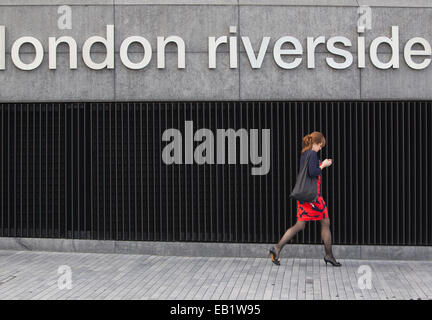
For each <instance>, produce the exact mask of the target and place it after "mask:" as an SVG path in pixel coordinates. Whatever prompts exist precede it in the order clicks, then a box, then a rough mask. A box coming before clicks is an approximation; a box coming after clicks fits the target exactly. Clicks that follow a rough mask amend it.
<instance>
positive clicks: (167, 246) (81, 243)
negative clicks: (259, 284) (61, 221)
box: [0, 237, 432, 261]
mask: <svg viewBox="0 0 432 320" xmlns="http://www.w3.org/2000/svg"><path fill="white" fill-rule="evenodd" d="M271 246H272V244H263V243H213V242H158V241H114V240H77V239H41V238H9V237H1V238H0V250H18V251H59V252H94V253H121V254H148V255H162V256H190V257H196V256H205V257H244V258H246V257H248V258H263V257H266V256H267V254H268V249H269V248H270V247H271ZM333 252H334V255H335V256H336V257H337V258H338V259H361V260H419V261H430V260H432V246H369V245H362V246H360V245H335V246H333ZM323 256H324V248H323V246H322V245H304V244H288V245H286V246H285V248H284V250H283V251H282V253H281V258H284V257H291V258H310V259H312V258H322V257H323Z"/></svg>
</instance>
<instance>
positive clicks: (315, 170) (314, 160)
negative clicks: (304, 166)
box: [309, 151, 322, 177]
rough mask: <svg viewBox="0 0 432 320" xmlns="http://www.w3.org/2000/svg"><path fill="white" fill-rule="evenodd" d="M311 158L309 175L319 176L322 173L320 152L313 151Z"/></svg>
mask: <svg viewBox="0 0 432 320" xmlns="http://www.w3.org/2000/svg"><path fill="white" fill-rule="evenodd" d="M311 152H312V154H311V158H310V160H309V176H311V177H318V176H319V175H320V174H321V173H322V170H321V167H319V160H318V154H317V153H316V152H315V151H311Z"/></svg>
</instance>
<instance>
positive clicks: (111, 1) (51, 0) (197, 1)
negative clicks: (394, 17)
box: [0, 0, 432, 8]
mask: <svg viewBox="0 0 432 320" xmlns="http://www.w3.org/2000/svg"><path fill="white" fill-rule="evenodd" d="M42 5H43V6H46V5H48V6H50V5H52V6H59V5H70V6H74V5H92V6H98V5H99V6H100V5H108V6H113V5H116V6H118V5H230V6H232V5H234V6H237V5H240V6H301V7H305V6H315V7H358V6H359V5H367V6H370V7H387V8H391V7H399V8H431V7H432V1H430V0H410V1H407V0H265V1H263V0H0V6H42Z"/></svg>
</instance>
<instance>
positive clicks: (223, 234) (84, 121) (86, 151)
mask: <svg viewBox="0 0 432 320" xmlns="http://www.w3.org/2000/svg"><path fill="white" fill-rule="evenodd" d="M431 108H432V103H431V102H430V101H426V102H425V101H421V102H415V101H410V102H403V101H397V102H394V101H381V102H380V101H376V102H375V101H370V102H361V101H351V102H331V101H328V102H142V103H141V102H134V103H37V104H31V103H23V104H0V130H1V136H0V236H3V237H42V238H77V239H113V240H150V241H153V240H155V241H217V242H265V243H268V242H276V241H277V240H278V239H279V238H280V236H281V235H282V233H283V232H284V230H285V229H287V228H288V227H289V226H290V225H291V224H293V223H294V222H295V220H296V212H295V210H296V203H295V202H294V201H293V200H291V199H290V198H289V196H288V195H289V193H290V191H291V188H292V187H293V185H294V182H295V178H296V174H297V171H298V169H299V168H298V166H299V152H300V143H301V138H302V137H303V135H305V134H306V133H308V132H310V131H314V130H318V131H321V132H323V133H324V134H325V136H326V139H327V146H326V147H325V148H324V149H323V150H322V151H321V152H320V153H321V154H320V158H321V159H322V160H323V159H324V158H327V157H331V158H333V159H334V165H333V166H332V167H331V168H330V169H327V170H325V171H324V174H323V177H322V179H323V183H322V193H323V196H324V198H325V200H326V202H327V206H328V209H329V214H330V219H331V223H332V231H333V240H334V242H335V243H336V244H377V245H379V244H388V245H431V244H432V216H431V209H430V203H431V195H432V167H431V159H432V132H431V124H432V109H431ZM186 120H193V121H194V129H195V130H196V129H199V128H209V129H211V130H213V132H215V129H216V128H233V129H236V130H237V129H239V128H246V129H251V128H257V129H261V128H270V129H271V168H270V172H269V174H268V175H265V176H253V175H251V165H248V164H245V165H240V164H237V165H207V164H206V165H197V164H193V165H165V164H164V163H163V162H162V158H161V155H162V149H163V147H164V146H165V145H166V142H163V141H162V132H163V131H164V130H165V129H167V128H177V129H180V130H181V131H182V132H183V130H184V123H185V121H186ZM197 144H198V143H197V142H196V143H195V145H197ZM319 227H320V226H319V222H318V223H314V222H311V223H310V224H309V225H308V227H307V229H306V230H305V231H304V232H303V233H301V234H299V235H298V236H297V237H296V238H295V241H294V242H296V243H320V242H321V240H320V232H319V231H320V228H319Z"/></svg>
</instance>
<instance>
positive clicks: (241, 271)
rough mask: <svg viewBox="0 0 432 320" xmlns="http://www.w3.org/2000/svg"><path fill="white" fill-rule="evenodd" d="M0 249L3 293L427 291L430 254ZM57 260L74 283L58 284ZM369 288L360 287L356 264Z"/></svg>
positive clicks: (150, 295) (191, 295) (399, 294)
mask: <svg viewBox="0 0 432 320" xmlns="http://www.w3.org/2000/svg"><path fill="white" fill-rule="evenodd" d="M339 261H340V262H341V263H342V264H343V266H342V267H341V268H334V267H332V266H330V265H328V266H327V267H326V265H325V263H324V261H323V260H318V259H287V258H283V257H282V258H281V266H279V267H277V266H275V265H273V264H272V263H271V262H270V259H267V258H216V257H210V258H209V257H205V258H197V257H174V256H168V257H167V256H149V255H126V254H97V253H59V252H32V251H7V250H3V251H0V299H259V300H261V299H265V300H267V299H432V261H383V260H381V261H380V260H370V261H366V260H348V259H347V260H344V259H339ZM62 265H66V266H69V267H70V268H71V271H72V288H71V289H69V290H68V289H62V290H61V289H59V287H58V280H59V278H60V277H62V276H64V274H63V273H58V268H59V267H60V266H62ZM362 265H366V266H369V267H370V270H371V274H372V278H371V284H372V287H371V289H363V290H362V289H360V288H359V285H358V278H359V277H362V276H363V272H361V273H360V272H359V270H358V269H359V267H360V266H362Z"/></svg>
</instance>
